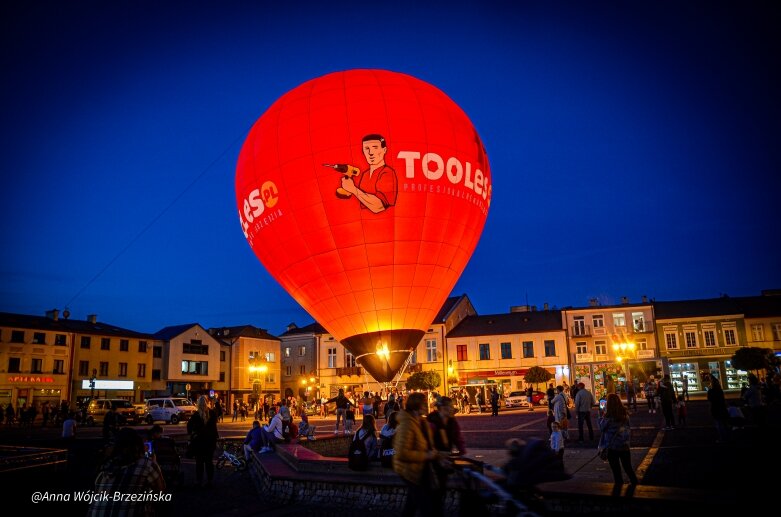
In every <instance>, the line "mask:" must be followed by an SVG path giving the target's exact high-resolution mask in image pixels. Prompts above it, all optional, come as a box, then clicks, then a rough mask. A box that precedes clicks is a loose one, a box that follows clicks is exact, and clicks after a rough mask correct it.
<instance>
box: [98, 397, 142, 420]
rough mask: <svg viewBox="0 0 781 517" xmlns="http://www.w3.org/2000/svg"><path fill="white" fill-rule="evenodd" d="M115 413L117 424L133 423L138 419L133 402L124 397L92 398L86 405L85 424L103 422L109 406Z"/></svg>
mask: <svg viewBox="0 0 781 517" xmlns="http://www.w3.org/2000/svg"><path fill="white" fill-rule="evenodd" d="M112 407H113V408H114V411H115V412H116V414H117V424H118V425H125V424H135V423H136V422H137V421H138V418H137V417H136V410H135V408H134V407H133V404H131V403H130V402H128V401H127V400H125V399H92V400H91V401H90V403H89V405H88V406H87V421H86V424H87V425H96V424H103V419H104V418H105V417H106V413H108V410H109V408H112Z"/></svg>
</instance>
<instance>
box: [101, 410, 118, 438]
mask: <svg viewBox="0 0 781 517" xmlns="http://www.w3.org/2000/svg"><path fill="white" fill-rule="evenodd" d="M117 430H118V426H117V412H116V411H114V405H113V404H109V407H108V411H106V414H105V415H104V416H103V438H105V439H106V440H108V439H110V438H113V437H114V435H116V434H117Z"/></svg>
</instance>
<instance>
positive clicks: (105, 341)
mask: <svg viewBox="0 0 781 517" xmlns="http://www.w3.org/2000/svg"><path fill="white" fill-rule="evenodd" d="M100 349H101V350H111V338H107V337H102V338H100Z"/></svg>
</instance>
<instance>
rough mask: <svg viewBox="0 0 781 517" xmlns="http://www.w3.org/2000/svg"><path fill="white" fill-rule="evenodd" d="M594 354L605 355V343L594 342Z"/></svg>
mask: <svg viewBox="0 0 781 517" xmlns="http://www.w3.org/2000/svg"><path fill="white" fill-rule="evenodd" d="M594 354H596V355H607V341H594Z"/></svg>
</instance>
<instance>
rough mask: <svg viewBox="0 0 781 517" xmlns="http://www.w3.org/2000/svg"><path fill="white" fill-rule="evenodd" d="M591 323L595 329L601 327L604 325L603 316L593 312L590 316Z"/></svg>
mask: <svg viewBox="0 0 781 517" xmlns="http://www.w3.org/2000/svg"><path fill="white" fill-rule="evenodd" d="M591 323H592V324H593V325H594V328H595V329H601V328H603V327H604V326H605V317H604V316H602V315H601V314H595V315H593V316H591Z"/></svg>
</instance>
